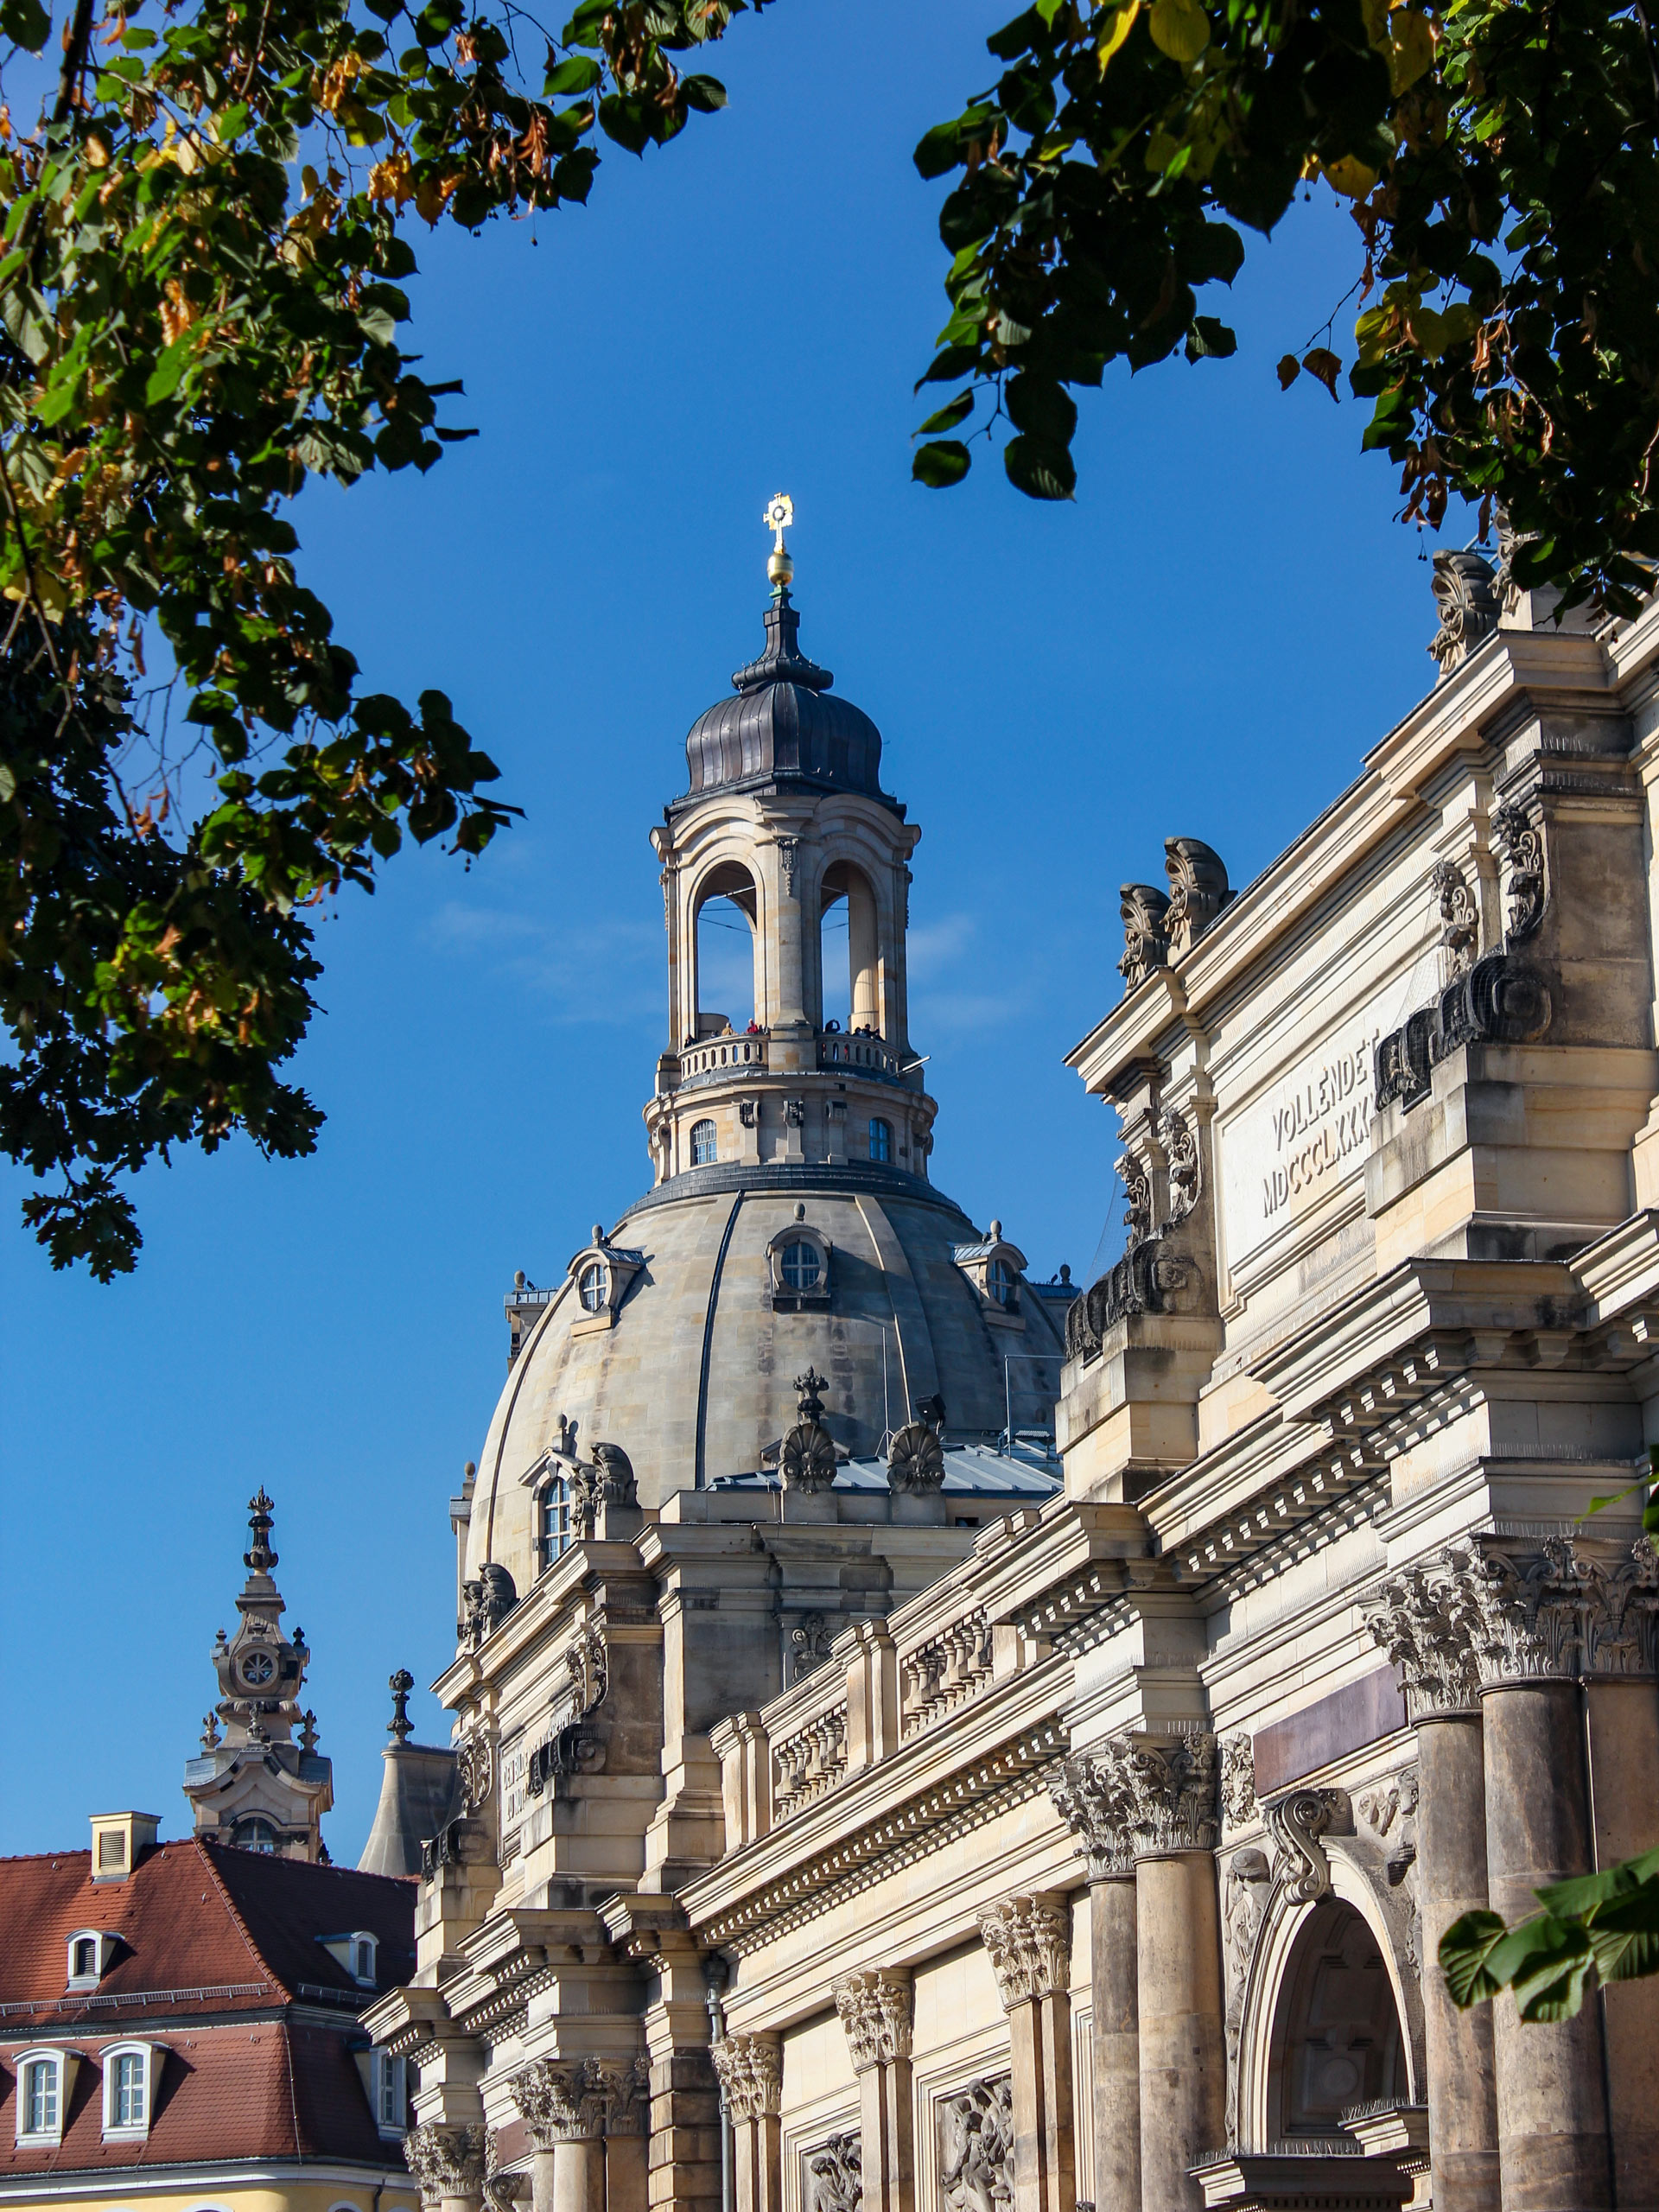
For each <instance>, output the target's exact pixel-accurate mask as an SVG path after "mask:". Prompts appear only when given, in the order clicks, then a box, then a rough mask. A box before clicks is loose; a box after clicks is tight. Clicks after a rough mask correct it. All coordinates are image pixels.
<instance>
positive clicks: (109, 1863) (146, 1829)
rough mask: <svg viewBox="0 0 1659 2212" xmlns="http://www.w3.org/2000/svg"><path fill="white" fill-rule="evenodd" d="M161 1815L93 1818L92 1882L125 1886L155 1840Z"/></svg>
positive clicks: (109, 1815) (119, 1814) (113, 1814)
mask: <svg viewBox="0 0 1659 2212" xmlns="http://www.w3.org/2000/svg"><path fill="white" fill-rule="evenodd" d="M161 1825H162V1816H161V1815H160V1814H159V1813H94V1814H93V1815H92V1879H93V1880H94V1881H95V1882H124V1881H125V1880H126V1878H127V1877H128V1875H129V1874H130V1873H131V1872H132V1870H133V1868H134V1867H135V1866H137V1864H138V1860H139V1858H140V1855H141V1854H142V1853H144V1852H146V1851H148V1850H149V1848H150V1847H151V1845H152V1844H153V1843H154V1842H155V1840H156V1830H157V1828H159V1827H161Z"/></svg>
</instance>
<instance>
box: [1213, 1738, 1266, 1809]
mask: <svg viewBox="0 0 1659 2212" xmlns="http://www.w3.org/2000/svg"><path fill="white" fill-rule="evenodd" d="M1221 1810H1222V1817H1223V1821H1224V1824H1225V1825H1226V1826H1227V1827H1230V1828H1248V1827H1255V1824H1256V1821H1258V1820H1259V1819H1260V1817H1261V1808H1260V1807H1259V1806H1258V1805H1257V1803H1256V1802H1255V1738H1254V1737H1253V1736H1250V1735H1247V1734H1245V1733H1243V1732H1239V1733H1237V1734H1235V1735H1231V1736H1224V1737H1223V1738H1221Z"/></svg>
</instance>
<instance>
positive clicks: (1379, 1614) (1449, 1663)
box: [1364, 1558, 1480, 1722]
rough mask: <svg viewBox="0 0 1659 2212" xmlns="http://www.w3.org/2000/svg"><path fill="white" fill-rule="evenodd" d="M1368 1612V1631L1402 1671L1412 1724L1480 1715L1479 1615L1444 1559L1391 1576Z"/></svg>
mask: <svg viewBox="0 0 1659 2212" xmlns="http://www.w3.org/2000/svg"><path fill="white" fill-rule="evenodd" d="M1364 1611H1365V1622H1366V1625H1367V1627H1368V1628H1369V1629H1370V1631H1371V1634H1372V1635H1373V1636H1374V1637H1376V1641H1377V1642H1378V1643H1380V1644H1381V1645H1382V1646H1383V1649H1384V1650H1385V1651H1386V1652H1387V1653H1388V1655H1389V1658H1390V1659H1392V1660H1393V1662H1394V1663H1395V1666H1396V1667H1397V1668H1398V1669H1400V1681H1401V1687H1402V1689H1403V1690H1404V1692H1405V1699H1406V1713H1407V1715H1408V1718H1409V1719H1411V1720H1412V1721H1413V1722H1416V1721H1419V1720H1434V1719H1440V1718H1442V1717H1443V1716H1445V1715H1446V1714H1448V1713H1475V1712H1478V1710H1479V1707H1480V1670H1479V1669H1478V1666H1477V1664H1476V1661H1475V1630H1476V1609H1475V1607H1474V1605H1473V1604H1472V1602H1471V1597H1470V1593H1469V1592H1468V1589H1467V1588H1466V1586H1465V1583H1464V1581H1463V1580H1462V1578H1461V1577H1460V1576H1459V1575H1458V1574H1456V1573H1453V1572H1452V1568H1451V1567H1450V1566H1449V1565H1448V1563H1447V1560H1446V1559H1444V1558H1440V1559H1435V1560H1430V1561H1428V1562H1427V1564H1423V1565H1414V1566H1412V1567H1406V1568H1404V1569H1402V1572H1401V1573H1398V1574H1391V1575H1390V1576H1389V1579H1388V1580H1387V1581H1386V1582H1384V1583H1383V1585H1382V1586H1381V1587H1380V1588H1379V1589H1378V1590H1377V1591H1376V1592H1375V1594H1374V1595H1373V1596H1372V1597H1371V1598H1370V1599H1367V1600H1366V1603H1365V1608H1364Z"/></svg>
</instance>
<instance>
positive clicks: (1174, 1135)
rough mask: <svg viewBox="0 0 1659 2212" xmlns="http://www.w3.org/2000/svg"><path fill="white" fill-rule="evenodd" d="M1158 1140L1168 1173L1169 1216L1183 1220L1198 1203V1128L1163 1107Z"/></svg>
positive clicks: (1174, 1111) (1171, 1218)
mask: <svg viewBox="0 0 1659 2212" xmlns="http://www.w3.org/2000/svg"><path fill="white" fill-rule="evenodd" d="M1158 1141H1159V1143H1160V1145H1161V1146H1162V1147H1163V1148H1164V1157H1165V1159H1166V1161H1167V1162H1168V1173H1169V1218H1170V1220H1171V1221H1172V1222H1177V1221H1185V1218H1186V1217H1187V1216H1188V1214H1190V1213H1191V1212H1192V1209H1193V1207H1194V1206H1196V1205H1197V1204H1198V1192H1199V1189H1200V1187H1201V1174H1202V1171H1201V1169H1200V1166H1199V1162H1198V1132H1197V1131H1196V1130H1195V1129H1194V1128H1193V1127H1192V1123H1191V1122H1189V1121H1188V1120H1187V1118H1186V1116H1185V1115H1184V1114H1179V1113H1177V1112H1176V1110H1175V1109H1174V1108H1173V1106H1172V1107H1166V1109H1164V1111H1163V1113H1162V1114H1161V1115H1160V1116H1159V1121H1158Z"/></svg>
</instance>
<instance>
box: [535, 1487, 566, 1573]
mask: <svg viewBox="0 0 1659 2212" xmlns="http://www.w3.org/2000/svg"><path fill="white" fill-rule="evenodd" d="M540 1504H541V1523H542V1525H541V1528H540V1529H539V1530H538V1531H537V1540H536V1549H537V1557H538V1558H539V1559H540V1560H541V1563H542V1565H543V1567H551V1566H552V1564H553V1562H554V1560H556V1559H557V1558H558V1557H559V1555H560V1554H561V1553H563V1552H565V1551H568V1550H569V1546H570V1484H569V1482H568V1481H567V1479H566V1478H565V1477H564V1476H563V1475H552V1476H550V1477H549V1478H548V1480H547V1481H546V1482H545V1483H544V1484H543V1485H542V1493H541V1500H540Z"/></svg>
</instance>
